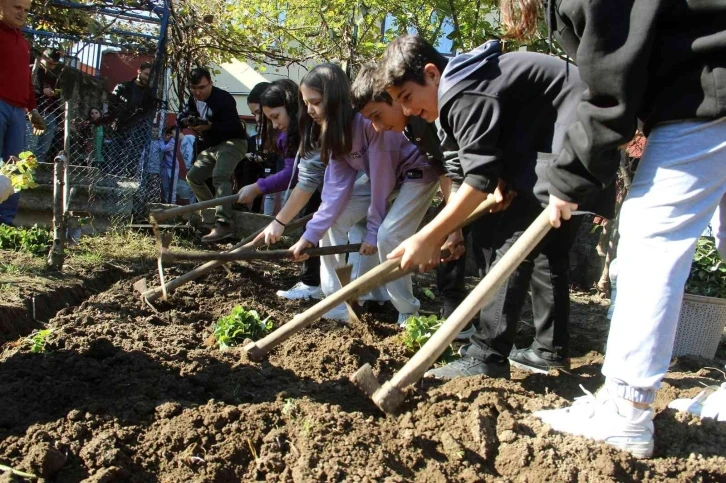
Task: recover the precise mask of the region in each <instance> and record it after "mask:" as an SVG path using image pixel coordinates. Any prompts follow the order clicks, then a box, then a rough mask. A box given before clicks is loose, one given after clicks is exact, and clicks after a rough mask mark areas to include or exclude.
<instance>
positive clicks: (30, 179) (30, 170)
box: [0, 151, 38, 191]
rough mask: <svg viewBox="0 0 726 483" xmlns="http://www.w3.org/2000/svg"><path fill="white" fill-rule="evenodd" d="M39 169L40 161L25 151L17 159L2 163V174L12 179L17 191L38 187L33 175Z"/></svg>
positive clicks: (13, 158) (0, 166)
mask: <svg viewBox="0 0 726 483" xmlns="http://www.w3.org/2000/svg"><path fill="white" fill-rule="evenodd" d="M37 167H38V159H37V158H36V157H35V155H34V154H33V153H31V152H30V151H23V152H22V153H20V155H19V156H18V157H17V158H15V157H11V158H10V159H8V160H6V161H5V162H0V174H4V175H5V176H7V177H8V178H10V182H11V183H12V184H13V188H15V191H21V190H27V189H32V188H35V187H36V186H38V184H37V183H36V182H35V178H34V176H33V174H34V173H35V168H37Z"/></svg>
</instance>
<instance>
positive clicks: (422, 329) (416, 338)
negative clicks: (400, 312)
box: [402, 315, 458, 363]
mask: <svg viewBox="0 0 726 483" xmlns="http://www.w3.org/2000/svg"><path fill="white" fill-rule="evenodd" d="M443 323H444V321H443V320H439V318H438V317H436V316H435V315H429V316H427V317H422V316H418V317H409V318H408V320H407V321H406V330H405V332H404V333H403V336H402V338H403V343H404V344H405V345H406V347H408V349H409V350H410V351H411V352H412V353H415V352H417V351H418V350H419V349H421V347H423V346H424V344H426V342H428V340H429V339H430V338H431V336H432V335H434V333H435V332H436V331H437V330H439V328H441V325H442V324H443ZM455 359H458V357H457V356H456V353H455V352H454V349H453V348H452V347H451V345H449V347H447V348H446V350H445V351H444V352H443V354H441V357H439V362H444V363H448V362H451V361H453V360H455Z"/></svg>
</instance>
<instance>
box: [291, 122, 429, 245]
mask: <svg viewBox="0 0 726 483" xmlns="http://www.w3.org/2000/svg"><path fill="white" fill-rule="evenodd" d="M352 134H353V147H352V150H351V152H350V154H348V155H347V156H344V157H343V158H341V159H331V160H330V162H329V164H328V167H327V168H326V170H325V178H324V182H323V192H322V203H321V204H320V208H318V211H316V212H315V215H314V216H313V218H312V220H310V221H309V222H308V224H307V227H306V229H305V233H304V234H303V238H305V240H307V241H309V242H310V243H313V244H316V243H318V242H319V241H320V239H321V238H322V237H323V234H324V233H325V232H326V231H327V230H328V229H329V228H330V227H331V226H333V223H335V220H336V219H337V218H338V216H340V214H341V213H342V212H343V210H345V208H346V206H347V205H348V201H349V200H350V195H351V192H352V190H353V185H354V184H355V179H356V175H357V173H358V171H363V172H365V173H366V174H367V175H368V177H369V178H370V180H371V204H370V206H369V207H368V218H367V220H368V226H367V232H366V234H365V236H364V237H363V241H364V242H366V243H368V244H370V245H373V246H376V245H377V242H378V228H379V227H380V226H381V223H383V220H384V218H385V217H386V211H387V208H388V197H389V196H390V195H391V193H392V192H393V190H394V189H396V187H397V186H400V185H401V184H403V183H408V182H414V183H431V182H434V181H436V180H437V179H438V174H437V173H436V171H435V170H434V168H433V167H431V166H430V165H429V164H428V161H427V160H426V156H424V155H423V154H421V151H419V149H418V148H417V147H416V146H414V145H413V144H411V143H410V142H409V141H408V140H407V139H406V138H405V136H404V135H403V134H401V133H394V132H390V131H385V132H382V133H379V132H377V131H376V130H375V129H374V128H373V124H371V122H370V121H369V120H368V119H366V118H365V117H363V116H362V115H361V114H356V115H355V117H354V119H353V129H352Z"/></svg>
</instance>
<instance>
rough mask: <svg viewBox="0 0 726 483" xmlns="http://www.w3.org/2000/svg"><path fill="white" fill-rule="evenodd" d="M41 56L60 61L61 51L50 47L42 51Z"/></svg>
mask: <svg viewBox="0 0 726 483" xmlns="http://www.w3.org/2000/svg"><path fill="white" fill-rule="evenodd" d="M43 57H47V58H49V59H50V60H52V61H54V62H60V59H61V53H60V50H58V49H56V48H53V47H50V48H47V49H45V50H44V51H43Z"/></svg>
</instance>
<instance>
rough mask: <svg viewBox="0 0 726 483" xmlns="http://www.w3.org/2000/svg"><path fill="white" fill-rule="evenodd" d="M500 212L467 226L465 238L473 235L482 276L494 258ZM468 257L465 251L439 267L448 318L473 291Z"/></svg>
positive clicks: (439, 285) (438, 281)
mask: <svg viewBox="0 0 726 483" xmlns="http://www.w3.org/2000/svg"><path fill="white" fill-rule="evenodd" d="M498 222H499V214H498V213H495V214H488V215H484V216H483V217H481V218H479V219H478V220H477V221H475V222H474V223H472V224H471V225H469V226H466V227H465V228H464V230H463V232H464V239H467V238H468V237H469V236H471V241H472V245H471V246H472V249H473V251H474V253H473V255H474V258H475V260H476V265H477V267H479V276H480V277H484V276H485V275H486V274H487V272H488V271H489V267H490V266H491V264H492V263H493V261H494V253H495V251H494V249H493V242H494V233H495V232H496V227H497V223H498ZM466 258H467V256H466V255H464V256H462V257H461V258H459V259H458V260H452V261H450V262H446V263H442V264H439V265H438V266H437V267H436V286H437V288H438V289H439V294H440V296H441V299H442V302H443V306H442V308H441V316H442V317H444V318H448V317H449V316H450V315H451V313H452V312H453V311H454V310H455V309H456V307H458V306H459V304H461V302H462V301H463V300H464V299H465V298H466V296H467V295H468V294H469V293H468V292H467V290H466V284H465V280H464V278H465V277H466Z"/></svg>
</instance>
